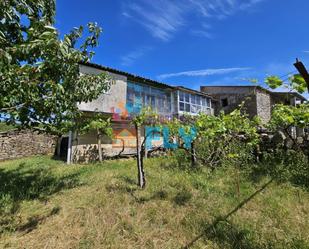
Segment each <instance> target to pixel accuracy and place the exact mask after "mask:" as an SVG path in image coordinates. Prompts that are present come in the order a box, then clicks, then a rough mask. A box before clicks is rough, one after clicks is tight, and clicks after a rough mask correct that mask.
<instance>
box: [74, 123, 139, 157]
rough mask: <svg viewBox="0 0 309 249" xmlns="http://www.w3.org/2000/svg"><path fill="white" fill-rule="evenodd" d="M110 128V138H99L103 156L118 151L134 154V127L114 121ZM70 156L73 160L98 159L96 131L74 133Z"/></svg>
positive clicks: (113, 154) (116, 153)
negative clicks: (111, 132)
mask: <svg viewBox="0 0 309 249" xmlns="http://www.w3.org/2000/svg"><path fill="white" fill-rule="evenodd" d="M112 128H113V137H112V138H109V137H105V136H102V138H101V147H102V152H103V156H105V157H112V156H116V155H118V154H119V153H120V152H121V154H122V155H128V154H130V155H132V154H135V153H136V136H135V129H134V127H133V126H131V125H129V124H125V123H114V124H113V125H112ZM142 135H143V133H142ZM143 136H144V135H143ZM142 139H143V137H142ZM72 156H73V157H72V158H73V161H74V162H89V161H96V160H98V141H97V135H96V133H95V132H89V133H87V134H84V135H76V134H75V136H74V138H73V143H72Z"/></svg>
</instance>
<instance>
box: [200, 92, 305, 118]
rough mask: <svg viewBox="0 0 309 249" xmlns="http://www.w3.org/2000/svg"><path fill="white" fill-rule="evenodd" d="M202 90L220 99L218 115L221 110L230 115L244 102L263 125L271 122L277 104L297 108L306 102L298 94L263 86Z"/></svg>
mask: <svg viewBox="0 0 309 249" xmlns="http://www.w3.org/2000/svg"><path fill="white" fill-rule="evenodd" d="M200 89H201V91H202V92H205V93H208V94H210V95H212V96H213V97H215V98H216V99H218V103H217V104H218V105H217V106H216V112H217V113H218V112H219V111H220V110H223V111H224V112H226V113H229V112H231V111H233V110H235V109H236V108H237V107H238V106H239V105H240V104H241V103H242V102H243V101H244V102H245V104H244V108H245V110H246V112H247V113H248V115H249V116H250V117H254V116H258V117H259V118H260V119H261V121H262V122H263V123H267V122H268V121H269V120H270V118H271V111H272V108H273V106H274V105H275V104H279V103H281V104H286V105H293V106H295V105H297V104H300V103H303V102H305V101H306V98H305V97H303V96H302V95H300V94H298V93H296V92H273V91H270V90H267V89H265V88H263V87H261V86H201V87H200Z"/></svg>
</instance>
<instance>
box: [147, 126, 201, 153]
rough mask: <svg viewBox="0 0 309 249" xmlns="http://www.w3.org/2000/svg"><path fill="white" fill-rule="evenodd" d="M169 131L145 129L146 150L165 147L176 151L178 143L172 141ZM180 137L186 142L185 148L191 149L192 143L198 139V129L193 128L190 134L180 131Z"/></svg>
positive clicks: (164, 129) (158, 128) (159, 128)
mask: <svg viewBox="0 0 309 249" xmlns="http://www.w3.org/2000/svg"><path fill="white" fill-rule="evenodd" d="M169 133H170V132H169V129H168V128H167V127H163V128H161V127H149V126H147V127H145V134H146V143H145V144H146V149H147V150H150V149H153V148H156V147H163V148H165V149H176V148H178V146H179V145H178V143H177V142H176V141H171V140H170V134H169ZM179 136H180V137H181V139H182V141H183V142H184V147H185V148H187V149H189V148H190V147H191V143H192V141H193V140H194V139H195V137H196V129H195V128H191V129H190V132H189V133H187V132H185V130H184V129H182V128H181V129H179Z"/></svg>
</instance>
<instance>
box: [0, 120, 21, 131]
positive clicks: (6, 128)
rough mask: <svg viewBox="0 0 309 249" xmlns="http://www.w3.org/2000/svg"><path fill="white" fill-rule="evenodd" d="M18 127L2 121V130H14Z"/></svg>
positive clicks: (0, 125) (0, 126)
mask: <svg viewBox="0 0 309 249" xmlns="http://www.w3.org/2000/svg"><path fill="white" fill-rule="evenodd" d="M16 128H17V126H14V125H8V124H6V123H3V122H1V121H0V132H6V131H10V130H14V129H16Z"/></svg>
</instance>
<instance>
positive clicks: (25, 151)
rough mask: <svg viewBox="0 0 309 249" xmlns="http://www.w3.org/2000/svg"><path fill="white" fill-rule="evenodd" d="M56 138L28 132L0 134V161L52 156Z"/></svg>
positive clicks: (15, 131)
mask: <svg viewBox="0 0 309 249" xmlns="http://www.w3.org/2000/svg"><path fill="white" fill-rule="evenodd" d="M55 145H56V138H55V137H54V136H51V135H46V134H39V133H38V132H34V131H30V130H12V131H8V132H1V133H0V161H1V160H7V159H15V158H21V157H26V156H33V155H46V154H54V151H55Z"/></svg>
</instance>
